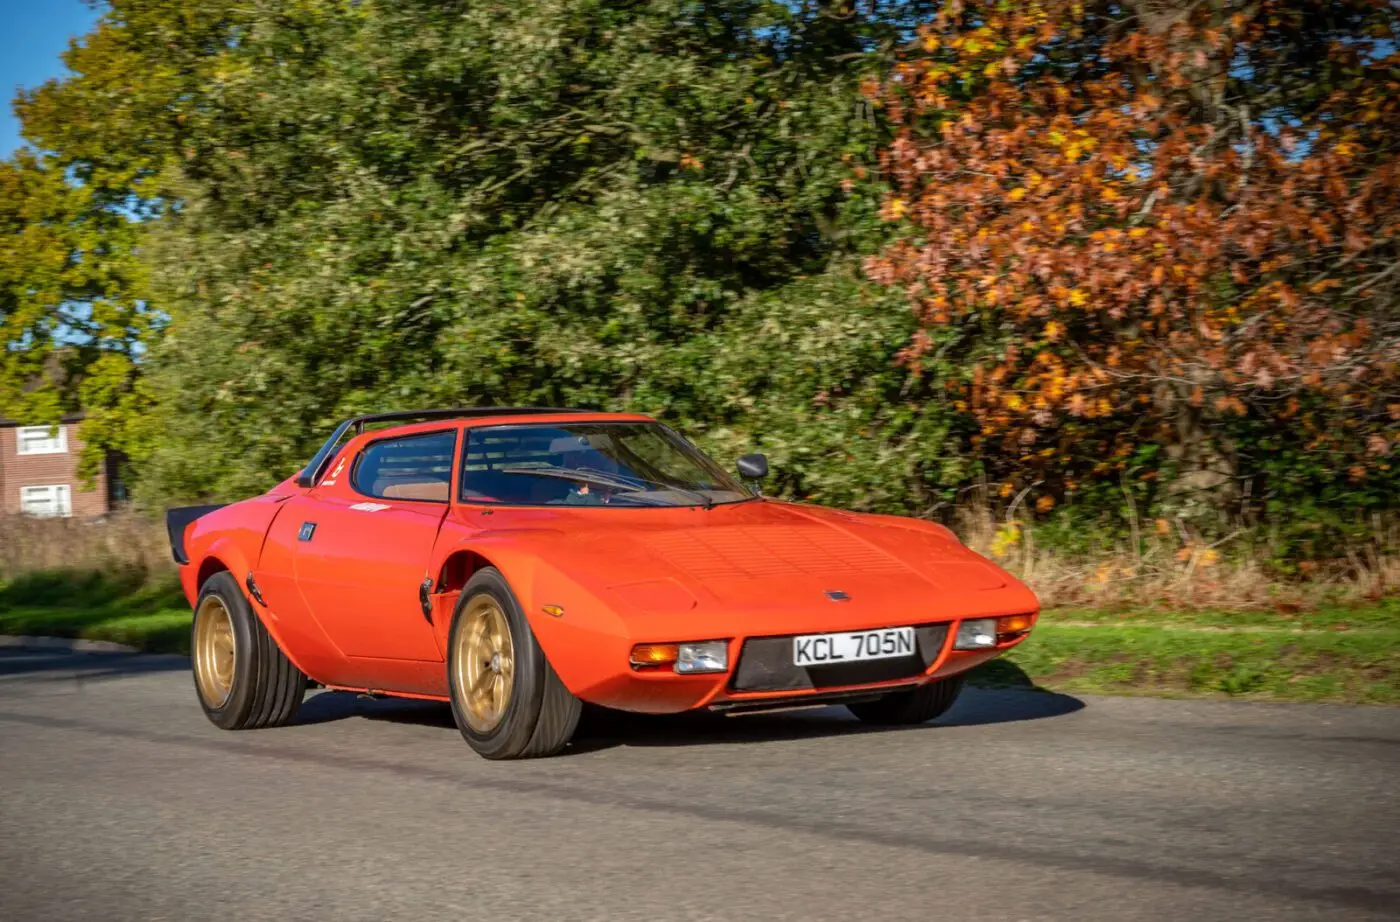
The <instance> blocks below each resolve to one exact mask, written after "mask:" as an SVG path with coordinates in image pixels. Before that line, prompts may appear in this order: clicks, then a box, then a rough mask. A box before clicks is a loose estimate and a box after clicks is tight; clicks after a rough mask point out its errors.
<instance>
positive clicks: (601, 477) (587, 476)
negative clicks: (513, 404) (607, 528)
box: [499, 467, 715, 509]
mask: <svg viewBox="0 0 1400 922" xmlns="http://www.w3.org/2000/svg"><path fill="white" fill-rule="evenodd" d="M499 470H500V472H501V473H502V474H534V475H535V476H537V477H555V478H557V479H559V480H574V481H577V482H579V483H591V484H596V485H598V486H600V487H612V488H614V489H618V490H626V491H628V492H629V493H645V492H648V491H647V490H646V489H645V487H644V486H643V484H650V485H651V486H655V487H661V488H662V489H663V490H670V491H673V492H676V493H684V494H687V495H689V496H693V497H695V498H696V499H698V500H699V501H700V504H701V505H702V506H704V507H705V508H706V509H709V508H710V507H712V506H713V505H714V504H715V501H714V499H713V498H711V497H710V496H708V495H706V494H704V493H701V492H700V491H698V490H691V489H687V488H686V487H677V486H673V485H672V484H669V483H661V482H659V481H656V480H647V479H646V478H645V477H638V476H636V475H635V474H631V475H623V474H609V473H607V472H605V471H600V470H597V469H595V468H591V467H503V468H499ZM653 505H659V504H656V503H654V504H653Z"/></svg>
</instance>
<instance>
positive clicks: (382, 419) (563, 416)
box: [296, 407, 651, 487]
mask: <svg viewBox="0 0 1400 922" xmlns="http://www.w3.org/2000/svg"><path fill="white" fill-rule="evenodd" d="M468 419H470V420H472V425H474V426H478V425H500V424H502V423H515V422H527V421H528V422H535V423H545V422H555V423H558V422H607V421H609V420H613V421H623V420H631V421H640V422H645V421H650V419H651V418H650V417H648V416H643V415H641V414H639V413H601V412H598V411H595V410H569V409H564V408H554V407H456V408H453V409H439V410H396V411H394V412H392V413H370V414H368V415H365V416H352V417H351V418H350V419H347V420H345V421H344V422H343V423H341V424H340V425H339V426H337V427H336V429H335V431H334V432H332V433H331V435H330V438H328V439H326V441H325V442H324V443H322V445H321V448H320V450H319V451H317V452H316V454H315V456H314V457H312V459H311V460H310V461H308V462H307V464H306V467H304V468H302V469H301V473H300V474H298V475H297V476H296V483H297V484H298V485H299V486H303V487H309V486H311V485H312V484H314V483H315V482H316V478H317V477H318V476H319V475H320V473H321V471H322V470H324V469H325V466H326V464H327V462H329V461H330V459H331V457H332V455H334V454H336V453H337V452H338V450H339V447H340V446H341V444H342V443H343V442H344V441H345V436H346V435H348V434H349V433H350V431H351V430H352V429H353V430H354V432H355V435H356V436H357V437H358V436H359V435H361V434H363V433H364V431H365V426H366V425H369V424H372V423H386V422H400V421H402V422H403V424H404V425H401V426H390V427H388V428H386V429H382V430H378V431H377V432H376V433H375V435H376V437H379V438H382V437H383V435H384V434H385V433H388V434H390V435H399V434H405V435H406V434H408V433H411V432H434V431H437V430H439V429H443V428H449V429H450V428H456V427H457V425H459V424H460V423H461V422H462V421H463V420H468Z"/></svg>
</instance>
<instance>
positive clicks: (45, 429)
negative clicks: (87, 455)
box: [18, 426, 68, 455]
mask: <svg viewBox="0 0 1400 922" xmlns="http://www.w3.org/2000/svg"><path fill="white" fill-rule="evenodd" d="M18 440H19V453H20V454H22V455H61V454H63V453H64V452H66V451H67V450H68V433H67V432H66V431H64V428H63V426H20V427H19V434H18Z"/></svg>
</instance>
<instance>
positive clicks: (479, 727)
mask: <svg viewBox="0 0 1400 922" xmlns="http://www.w3.org/2000/svg"><path fill="white" fill-rule="evenodd" d="M453 653H454V656H453V669H452V681H453V683H454V684H455V686H456V689H455V690H456V692H457V701H458V703H459V704H460V705H461V708H462V715H463V716H464V717H465V718H466V719H467V725H468V726H470V727H471V728H472V729H473V730H475V731H476V732H478V733H490V732H491V731H492V730H494V729H496V727H497V725H498V724H500V722H501V718H502V717H504V716H505V713H506V707H507V706H508V705H509V704H510V695H511V691H512V690H514V688H515V644H514V643H513V642H512V641H511V637H510V623H509V622H508V621H506V613H505V612H504V611H503V610H502V609H501V603H500V602H497V601H496V599H495V597H493V596H491V595H488V594H486V593H484V592H483V593H481V594H480V595H478V596H476V598H474V599H472V600H471V601H470V602H468V603H467V610H466V611H465V612H463V613H462V624H461V626H460V628H459V629H458V631H457V649H456V650H454V651H453Z"/></svg>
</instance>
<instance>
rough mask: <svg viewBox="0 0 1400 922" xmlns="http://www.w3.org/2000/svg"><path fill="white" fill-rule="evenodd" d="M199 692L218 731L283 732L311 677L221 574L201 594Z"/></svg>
mask: <svg viewBox="0 0 1400 922" xmlns="http://www.w3.org/2000/svg"><path fill="white" fill-rule="evenodd" d="M190 654H191V657H190V659H191V665H192V666H193V671H194V687H195V691H196V692H198V694H199V703H200V706H202V707H203V708H204V713H205V715H207V716H208V718H209V720H210V721H211V722H212V723H213V724H214V725H215V726H217V727H222V728H223V729H225V730H252V729H256V728H258V727H280V726H284V725H285V724H289V723H291V722H292V720H293V719H294V718H295V717H296V713H297V709H298V708H299V707H301V700H302V698H303V697H304V696H305V694H306V676H304V675H302V673H301V670H299V669H297V667H295V666H293V665H292V662H291V660H289V659H287V657H286V655H285V654H283V653H282V650H281V649H280V648H279V647H278V646H277V641H275V640H273V639H272V635H271V634H269V633H268V632H267V629H266V628H265V627H263V623H262V621H260V620H259V619H258V616H257V615H256V614H254V613H253V609H252V607H251V606H250V605H249V604H248V600H247V598H246V597H244V595H243V593H242V591H241V590H240V589H239V588H238V583H236V582H235V581H234V579H233V576H232V574H230V573H227V572H224V573H216V574H215V575H214V576H211V577H210V578H209V579H208V580H207V581H206V582H205V584H204V586H203V588H201V589H200V592H199V599H198V601H197V602H196V603H195V607H194V625H193V628H192V629H191V635H190Z"/></svg>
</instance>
